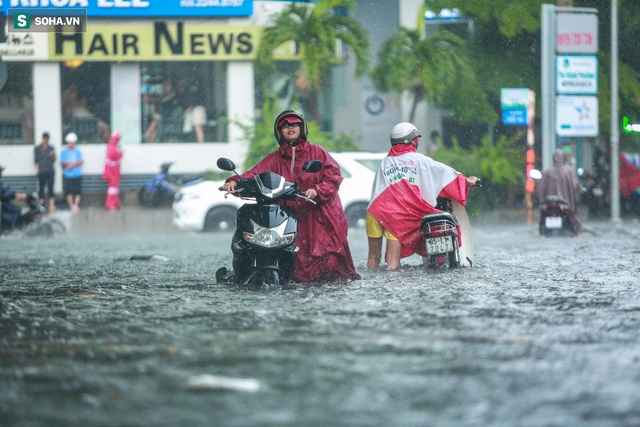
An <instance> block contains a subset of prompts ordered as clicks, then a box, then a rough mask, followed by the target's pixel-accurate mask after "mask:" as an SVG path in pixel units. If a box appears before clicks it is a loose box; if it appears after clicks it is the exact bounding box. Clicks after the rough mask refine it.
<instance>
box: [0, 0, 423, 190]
mask: <svg viewBox="0 0 640 427" xmlns="http://www.w3.org/2000/svg"><path fill="white" fill-rule="evenodd" d="M1 3H4V4H3V5H2V6H1V7H0V10H2V11H3V12H4V14H5V18H6V22H4V34H2V39H0V56H1V59H2V64H1V65H0V164H3V165H4V166H5V167H6V170H5V176H12V175H13V176H29V175H33V174H34V166H33V147H34V145H36V144H38V143H39V141H40V135H42V133H43V132H49V133H50V135H51V144H52V145H53V146H54V148H56V150H58V151H59V150H60V148H61V147H62V145H63V140H64V135H66V134H67V133H68V132H75V133H77V134H78V136H79V138H80V140H79V147H80V148H81V149H82V151H83V153H84V157H85V164H84V173H85V176H87V175H88V176H100V175H101V174H102V169H103V165H104V155H105V145H104V144H105V143H106V142H107V141H108V136H109V134H110V132H111V131H113V130H119V131H121V132H122V134H123V137H122V140H121V141H122V142H121V143H122V144H123V146H124V150H125V158H124V160H123V164H122V170H123V174H124V175H127V174H151V173H155V172H156V171H157V170H158V168H159V165H160V164H161V163H163V162H166V161H173V162H174V166H173V168H174V169H173V171H175V172H177V173H188V172H200V171H204V170H212V169H216V168H215V161H216V159H217V158H218V157H221V156H225V157H229V158H232V159H234V160H237V163H238V164H241V163H242V161H243V159H244V157H245V153H246V149H247V147H248V144H249V141H247V140H246V136H245V134H244V132H243V130H242V125H244V124H250V123H252V122H253V120H254V119H255V117H256V112H257V110H258V109H259V107H260V106H259V105H256V104H257V101H256V92H257V91H256V83H255V76H254V71H253V60H254V59H255V54H256V51H257V48H258V46H259V43H260V38H261V36H262V32H263V30H264V28H265V27H266V26H267V25H269V23H270V22H269V21H270V17H271V16H272V15H273V14H274V13H278V12H280V11H281V10H282V9H283V8H285V7H286V6H287V5H288V4H289V2H280V1H251V0H238V1H227V2H216V3H217V4H225V5H227V6H206V7H194V6H193V5H192V3H193V4H195V3H196V2H184V1H177V0H176V1H171V2H169V1H167V2H164V1H163V2H160V1H159V0H146V1H145V0H117V1H111V0H68V1H66V2H65V1H62V0H60V1H59V2H49V1H46V2H45V1H40V2H38V1H36V2H33V1H23V0H9V1H5V2H0V4H1ZM40 3H42V5H41V4H40ZM53 3H55V4H56V5H58V6H53V5H52V4H53ZM211 3H213V2H211ZM27 4H28V5H29V6H27ZM421 4H422V2H421V0H391V1H388V2H387V1H385V2H375V1H371V0H367V1H365V0H360V1H359V2H358V4H357V8H356V19H358V20H360V22H361V23H362V24H363V25H365V27H366V28H367V29H368V30H369V32H370V34H371V35H372V60H375V55H376V53H377V49H378V48H379V46H380V45H381V44H382V42H383V41H384V39H386V38H387V37H388V36H390V35H391V34H392V33H393V32H394V31H396V30H397V28H398V26H399V25H405V26H412V25H413V26H415V24H416V22H417V20H416V13H417V12H418V10H419V9H420V6H421ZM45 5H46V6H45ZM310 7H313V6H312V5H310ZM71 8H76V9H84V10H86V14H87V15H86V16H87V20H86V28H85V31H67V32H57V33H54V32H29V31H26V30H23V31H17V30H16V29H15V28H13V27H12V26H13V24H14V23H13V21H12V15H11V14H10V13H9V12H12V11H13V12H16V11H18V12H19V11H23V10H27V11H28V12H34V13H40V12H44V11H50V10H51V9H57V10H58V11H59V10H63V11H64V10H68V9H71ZM380 8H382V10H381V9H380ZM390 17H391V19H389V18H390ZM278 59H283V60H295V59H296V56H295V54H294V49H293V46H290V47H288V46H285V47H283V49H282V50H281V51H280V52H279V57H278ZM353 66H354V64H352V62H351V61H350V60H349V58H348V57H347V60H346V61H345V63H344V65H342V66H340V67H337V68H336V72H335V73H334V75H333V82H332V85H330V87H329V88H328V89H327V91H326V94H325V96H324V97H323V99H324V100H325V104H324V105H323V109H324V116H325V117H329V119H328V120H329V123H328V124H327V126H326V127H327V128H330V129H332V131H333V132H334V134H336V135H337V134H339V133H340V132H344V133H347V134H351V135H354V136H355V139H356V141H357V142H358V143H359V144H360V146H361V147H362V148H363V149H364V150H371V151H382V150H386V149H387V147H388V132H389V129H390V127H391V126H392V125H393V124H394V123H395V122H397V121H400V120H402V118H403V110H407V109H408V106H407V105H405V104H407V103H406V102H404V101H403V100H402V98H401V97H399V96H389V95H385V94H380V93H377V92H376V91H375V89H374V88H373V86H372V84H371V83H370V82H369V81H368V79H367V78H364V79H362V80H356V78H355V77H354V74H353V71H352V69H353ZM3 70H4V72H3ZM285 74H286V73H285ZM3 76H4V79H3ZM285 77H286V76H285ZM3 80H4V81H3ZM285 80H286V79H285ZM289 80H290V79H289ZM196 110H197V111H196ZM186 111H189V112H190V113H189V114H185V112H186ZM203 115H204V118H203V117H202V116H203ZM187 116H190V117H187ZM196 116H198V117H199V118H200V120H201V121H198V120H197V119H196V120H194V118H195V117H196ZM417 125H418V126H420V123H417ZM56 176H57V182H56V189H57V190H59V189H60V188H61V173H57V174H56Z"/></svg>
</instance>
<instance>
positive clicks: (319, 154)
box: [302, 147, 343, 203]
mask: <svg viewBox="0 0 640 427" xmlns="http://www.w3.org/2000/svg"><path fill="white" fill-rule="evenodd" d="M318 148H319V149H317V150H314V151H315V153H314V159H316V160H320V161H321V162H322V165H323V168H322V173H319V174H316V177H317V181H316V182H315V183H314V184H312V185H309V188H313V189H315V190H316V191H317V193H318V197H317V198H316V199H317V201H318V202H320V203H326V202H327V201H329V200H331V199H333V197H334V196H335V195H336V194H338V190H339V189H340V184H341V183H342V180H343V178H342V174H341V173H340V165H338V163H337V162H336V161H335V160H334V159H333V157H331V155H330V154H329V153H327V152H326V151H325V150H324V149H323V148H321V147H318ZM306 189H307V188H303V189H302V190H303V191H304V190H306Z"/></svg>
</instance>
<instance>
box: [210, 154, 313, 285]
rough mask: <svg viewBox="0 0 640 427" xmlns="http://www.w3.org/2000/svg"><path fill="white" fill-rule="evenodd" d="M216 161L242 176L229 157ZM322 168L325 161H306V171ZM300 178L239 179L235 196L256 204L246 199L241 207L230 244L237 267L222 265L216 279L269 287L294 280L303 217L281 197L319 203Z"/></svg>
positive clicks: (273, 175)
mask: <svg viewBox="0 0 640 427" xmlns="http://www.w3.org/2000/svg"><path fill="white" fill-rule="evenodd" d="M217 165H218V167H219V168H220V169H222V170H225V171H230V172H234V173H235V174H236V175H238V174H237V173H236V172H235V164H234V163H233V161H231V160H229V159H225V158H220V159H218V161H217ZM321 168H322V163H321V162H320V161H318V160H309V161H308V162H306V163H305V164H304V165H303V167H302V170H303V172H302V173H315V172H318V171H320V169H321ZM299 177H300V175H298V177H297V178H299ZM297 178H296V179H295V182H289V181H286V180H285V179H284V177H282V176H280V175H278V174H276V173H274V172H265V173H261V174H258V175H255V176H254V177H252V178H250V179H243V178H240V180H239V181H238V183H237V185H236V188H235V190H234V191H233V193H231V194H233V195H234V196H237V197H240V198H242V199H245V200H252V201H255V203H246V204H244V205H242V206H241V207H240V209H238V213H237V221H236V224H237V225H236V230H235V232H234V234H233V237H232V243H231V251H232V253H233V270H231V271H229V270H228V269H227V268H226V267H221V268H220V269H218V271H216V282H218V283H233V284H236V285H239V286H245V287H250V288H259V289H264V290H268V289H279V288H281V287H283V286H285V285H286V284H287V283H289V281H290V280H291V277H292V274H293V262H294V258H295V254H296V252H297V251H298V247H297V246H296V245H295V243H296V240H297V238H298V220H297V215H296V213H295V211H294V210H293V209H292V208H291V207H289V206H283V205H280V204H279V201H281V200H295V199H296V198H303V199H306V200H307V201H309V203H313V204H315V201H313V200H311V199H308V198H307V197H306V196H305V195H304V193H303V192H302V191H300V189H299V187H298V183H297V181H298V179H297ZM220 190H222V187H221V188H220Z"/></svg>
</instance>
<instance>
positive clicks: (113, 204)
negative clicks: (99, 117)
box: [102, 131, 124, 211]
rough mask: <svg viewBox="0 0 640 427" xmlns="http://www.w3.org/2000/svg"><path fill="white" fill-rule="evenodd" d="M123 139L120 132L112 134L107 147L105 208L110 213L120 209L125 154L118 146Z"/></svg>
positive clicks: (104, 176) (103, 177) (104, 175)
mask: <svg viewBox="0 0 640 427" xmlns="http://www.w3.org/2000/svg"><path fill="white" fill-rule="evenodd" d="M121 137H122V134H121V133H120V132H119V131H114V132H112V133H111V138H110V139H109V145H108V146H107V158H106V160H105V164H104V174H103V175H102V179H104V180H105V181H107V198H106V200H105V204H104V207H105V209H106V210H108V211H113V210H118V209H120V177H121V175H120V162H121V160H122V156H123V154H124V153H123V152H122V150H121V149H120V147H119V146H118V142H119V141H120V138H121Z"/></svg>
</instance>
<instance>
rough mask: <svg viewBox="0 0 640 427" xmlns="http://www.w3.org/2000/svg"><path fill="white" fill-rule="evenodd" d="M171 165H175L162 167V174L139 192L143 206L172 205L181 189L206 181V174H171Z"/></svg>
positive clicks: (155, 176) (166, 164) (147, 183)
mask: <svg viewBox="0 0 640 427" xmlns="http://www.w3.org/2000/svg"><path fill="white" fill-rule="evenodd" d="M171 165H173V162H167V163H163V164H162V165H160V172H159V173H157V174H156V175H154V177H153V178H152V179H151V180H150V181H148V182H146V183H144V184H143V185H142V188H140V190H139V192H138V198H139V200H140V205H141V206H143V207H148V208H155V207H158V206H160V205H162V204H165V203H169V204H170V203H172V202H173V198H174V196H175V194H176V192H177V191H178V190H179V189H180V188H181V187H184V186H185V185H191V184H196V183H198V182H201V181H203V180H204V174H197V175H189V176H186V175H175V174H170V173H169V169H170V168H171Z"/></svg>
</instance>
